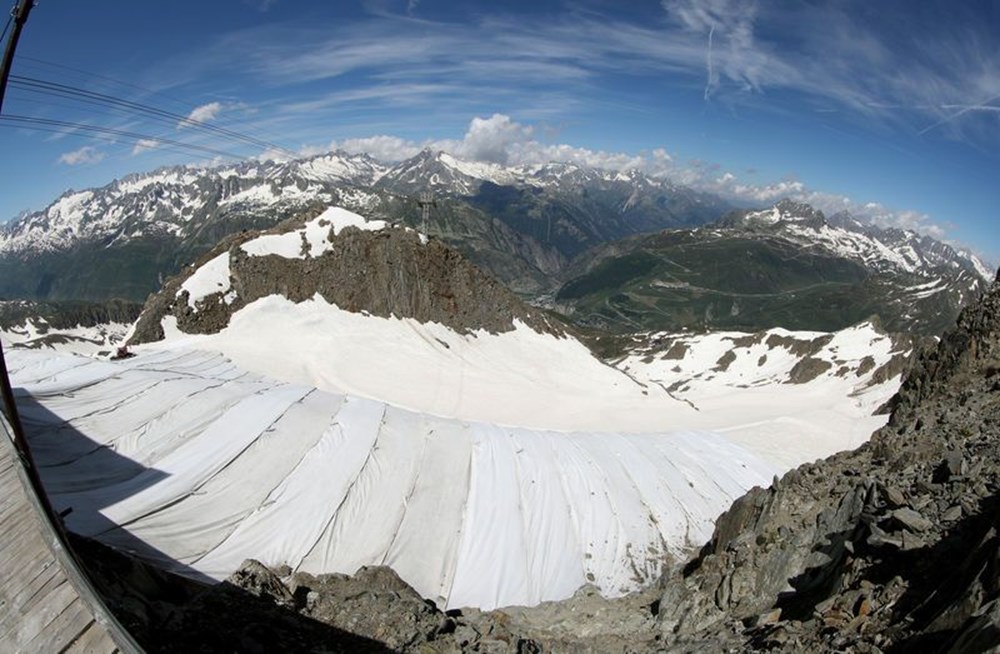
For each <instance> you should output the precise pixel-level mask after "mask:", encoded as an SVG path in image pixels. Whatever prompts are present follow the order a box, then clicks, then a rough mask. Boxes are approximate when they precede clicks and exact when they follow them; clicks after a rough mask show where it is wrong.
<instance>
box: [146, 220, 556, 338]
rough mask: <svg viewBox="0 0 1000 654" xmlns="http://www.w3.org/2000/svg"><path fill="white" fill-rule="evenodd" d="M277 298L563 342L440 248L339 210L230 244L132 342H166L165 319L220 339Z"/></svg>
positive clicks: (169, 297)
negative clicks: (254, 308)
mask: <svg viewBox="0 0 1000 654" xmlns="http://www.w3.org/2000/svg"><path fill="white" fill-rule="evenodd" d="M271 295H281V296H283V297H285V298H287V299H289V300H291V301H292V302H296V303H298V302H302V301H304V300H308V299H311V298H313V297H314V296H316V295H319V296H322V297H323V298H324V299H325V300H326V301H327V302H329V303H331V304H334V305H337V306H338V307H341V308H343V309H345V310H347V311H351V312H360V311H364V312H365V313H370V314H372V315H375V316H381V317H384V318H388V317H390V316H395V317H397V318H414V319H416V320H418V321H420V322H436V323H439V324H442V325H446V326H448V327H450V328H452V329H454V330H455V331H457V332H460V333H468V332H474V331H477V330H484V331H487V332H490V333H498V332H506V331H510V330H512V329H514V322H515V321H519V322H521V323H523V324H525V325H528V326H531V327H532V328H534V329H535V330H536V331H540V332H545V333H551V334H561V333H562V331H561V329H560V328H559V327H557V326H556V324H555V323H554V322H552V321H550V320H549V319H547V318H546V317H545V316H543V314H542V312H540V311H537V310H532V309H531V308H529V307H527V306H526V305H524V304H523V303H522V302H521V301H520V300H518V299H517V298H516V297H515V296H514V295H513V294H512V293H511V292H510V291H509V290H507V289H506V288H505V287H503V286H502V285H501V284H500V283H499V282H497V281H496V280H494V279H493V278H491V277H489V276H488V275H486V274H484V273H483V272H482V271H480V270H479V269H478V268H476V267H475V266H474V265H473V264H471V263H469V262H468V261H467V260H466V259H465V258H464V257H462V256H461V255H460V254H459V253H458V252H457V251H455V250H454V249H452V248H449V247H448V246H446V245H444V244H442V243H441V242H440V241H438V240H437V239H428V238H427V237H426V236H424V235H423V234H419V233H417V232H415V231H413V230H411V229H407V228H403V227H399V226H396V227H393V226H390V225H388V224H386V223H384V222H383V221H366V220H365V219H364V218H362V217H360V216H358V215H356V214H352V213H351V212H348V211H346V210H343V209H337V208H334V209H327V210H323V211H319V210H316V211H313V212H311V213H306V214H304V215H303V216H301V217H299V218H296V219H291V220H289V221H286V222H285V223H283V224H282V225H280V226H278V227H276V228H274V229H272V230H267V231H266V232H259V231H250V232H243V233H241V234H238V235H235V236H232V237H229V238H227V239H224V240H223V241H222V243H220V244H219V245H218V246H216V247H215V248H213V249H212V250H211V251H209V253H208V254H206V255H205V256H204V257H202V259H201V261H199V262H198V263H197V264H195V265H192V266H190V267H189V268H187V269H186V270H185V271H184V272H182V273H181V274H180V275H177V276H176V277H173V278H171V279H170V280H168V281H167V282H166V284H165V285H164V288H163V290H162V291H160V292H159V293H158V294H155V295H152V296H150V299H149V300H148V301H147V303H146V306H145V307H144V309H143V312H142V314H141V315H140V316H139V319H138V321H137V323H136V328H135V331H134V334H133V336H132V338H131V339H130V343H148V342H153V341H157V340H161V339H162V338H163V328H162V323H163V321H164V319H165V318H166V317H168V316H169V317H171V318H173V319H174V320H175V321H176V325H177V328H178V329H180V330H181V331H182V332H184V333H189V334H213V333H216V332H218V331H220V330H221V329H223V328H225V327H226V326H227V325H228V324H229V320H230V318H231V317H232V316H233V314H234V313H236V312H237V311H239V310H240V309H241V308H243V307H244V306H246V305H248V304H250V303H252V302H254V301H255V300H258V299H260V298H264V297H268V296H271Z"/></svg>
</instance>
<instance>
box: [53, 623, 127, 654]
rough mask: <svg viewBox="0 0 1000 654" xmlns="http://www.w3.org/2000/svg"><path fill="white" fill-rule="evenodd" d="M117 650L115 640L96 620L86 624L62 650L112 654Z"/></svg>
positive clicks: (70, 652) (89, 653)
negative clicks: (82, 630) (80, 632)
mask: <svg viewBox="0 0 1000 654" xmlns="http://www.w3.org/2000/svg"><path fill="white" fill-rule="evenodd" d="M117 651H118V646H117V645H115V641H113V640H111V636H109V635H108V632H107V631H105V630H104V629H103V628H102V627H101V625H99V624H97V623H96V622H91V623H90V624H89V625H87V628H86V629H85V630H84V632H83V633H82V634H80V635H79V636H77V638H76V639H75V640H74V641H73V642H72V643H70V645H69V646H68V647H67V648H66V649H65V650H63V652H65V654H114V653H115V652H117Z"/></svg>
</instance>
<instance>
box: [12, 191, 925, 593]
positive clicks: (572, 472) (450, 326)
mask: <svg viewBox="0 0 1000 654" xmlns="http://www.w3.org/2000/svg"><path fill="white" fill-rule="evenodd" d="M455 256H457V255H456V254H455V253H454V252H453V251H450V250H449V249H448V248H446V247H445V246H443V245H442V244H440V243H438V242H436V241H435V240H433V239H432V240H428V239H426V238H424V237H423V235H422V234H419V233H417V232H415V231H413V230H411V229H407V228H401V227H393V226H391V225H389V224H388V223H386V222H384V221H380V220H366V219H365V218H363V217H361V216H358V215H356V214H353V213H351V212H348V211H346V210H345V209H342V208H331V209H328V210H326V211H323V212H320V213H318V214H316V215H311V216H307V217H305V218H303V219H301V220H300V221H298V222H297V223H293V224H287V225H284V226H282V227H279V228H275V229H272V230H269V231H267V232H264V233H259V232H254V233H247V234H241V235H237V236H233V237H230V238H229V239H227V240H226V241H224V242H223V243H221V244H220V245H219V246H218V247H217V248H216V249H215V250H213V251H211V252H208V253H206V254H205V255H204V256H203V257H202V259H201V261H200V262H199V265H197V266H193V267H190V268H187V269H186V270H185V271H184V272H183V273H182V274H181V275H179V276H178V277H177V278H175V279H172V280H171V281H169V282H168V283H167V284H166V286H165V287H164V289H163V290H162V291H161V292H160V293H159V294H157V296H155V297H153V298H151V299H150V301H149V302H148V303H147V305H146V308H145V310H144V313H143V316H142V318H141V319H140V321H139V323H138V324H137V325H136V328H135V333H136V334H139V333H140V332H142V333H145V334H147V335H150V336H151V337H149V338H146V339H139V340H144V341H145V342H143V343H141V344H136V345H133V347H132V351H133V353H134V354H135V355H136V356H134V357H133V358H129V359H125V360H124V361H120V362H109V361H97V360H94V359H92V358H91V359H88V358H80V357H72V356H67V355H53V354H51V353H43V352H33V351H27V350H24V349H21V348H15V349H14V350H12V351H11V353H10V357H9V359H10V360H9V364H10V369H11V374H12V376H13V379H14V381H15V386H16V387H17V388H18V394H19V395H18V397H19V401H20V402H21V410H22V416H23V417H24V421H25V425H26V427H27V429H28V433H29V439H30V441H31V444H32V448H33V452H34V454H35V458H36V461H38V462H39V464H40V466H41V474H42V477H43V479H44V480H45V483H46V486H47V488H48V490H49V492H50V494H51V497H52V499H53V502H54V504H55V505H56V507H57V509H59V510H64V509H68V508H70V507H72V509H73V510H72V512H70V513H69V514H68V516H67V525H68V526H69V528H70V529H72V530H74V531H76V532H77V533H79V534H82V535H86V536H90V537H93V538H96V539H97V540H99V541H102V542H104V543H105V544H108V545H111V546H112V547H116V548H119V549H123V550H126V551H129V552H133V553H136V554H138V555H139V556H142V557H144V558H146V559H147V560H149V561H151V562H153V563H155V564H156V565H159V566H162V567H165V568H167V569H170V570H173V571H175V572H179V573H181V574H187V575H191V576H197V577H208V578H214V579H221V578H224V577H225V576H226V575H228V574H230V573H231V572H233V570H235V569H236V567H238V566H239V565H240V563H242V561H243V560H244V559H246V558H248V557H253V558H257V559H259V560H262V561H264V562H266V563H268V564H270V565H281V564H288V565H290V566H292V568H294V569H297V570H302V571H308V572H315V573H323V572H347V573H353V572H354V571H355V570H356V569H357V567H358V566H360V565H382V564H385V565H391V566H392V567H393V568H394V569H395V570H397V572H399V573H400V574H401V575H402V576H403V578H404V579H406V580H407V581H408V582H410V583H411V584H413V585H414V586H415V587H416V588H417V589H418V590H419V591H420V592H421V593H422V594H423V595H424V596H426V597H430V598H433V599H435V600H436V601H438V602H441V603H442V604H443V605H445V606H461V605H472V606H480V607H486V608H491V607H494V606H502V605H508V604H534V603H537V602H540V601H544V600H549V599H560V598H564V597H568V596H569V595H571V594H572V593H573V592H574V591H575V590H576V589H577V588H579V587H580V586H581V585H583V584H586V583H592V584H596V585H597V586H599V587H600V588H601V590H602V592H604V593H606V594H608V595H618V594H621V593H624V592H627V591H630V590H633V589H635V588H638V587H640V586H642V585H644V584H647V583H649V582H651V581H653V580H655V579H657V578H658V577H659V576H660V574H662V572H663V571H664V570H665V567H666V566H667V565H669V563H670V562H671V561H674V560H676V559H677V558H678V557H681V556H683V555H684V553H686V552H687V551H689V549H690V548H691V547H693V546H696V545H697V544H699V543H701V542H702V541H704V540H705V539H706V538H707V537H708V535H709V534H710V533H711V529H712V525H713V521H714V519H715V516H716V515H718V513H719V512H720V511H722V510H723V509H724V508H725V507H726V506H728V505H729V503H730V502H731V501H732V500H733V499H734V498H735V497H737V496H739V495H740V494H741V493H743V492H745V491H746V490H747V489H748V488H750V487H751V486H754V485H760V484H765V483H766V482H767V481H768V480H769V479H770V478H771V476H772V475H773V474H775V473H778V472H781V471H783V470H787V469H789V468H791V467H792V466H794V465H797V464H798V463H801V462H803V461H808V460H812V459H814V458H817V457H819V456H824V455H826V454H829V453H832V452H835V451H838V450H841V449H845V448H848V447H853V446H855V445H857V444H859V443H861V442H863V441H864V439H865V438H866V437H867V435H868V434H869V433H870V431H871V430H872V429H874V428H876V427H878V426H879V425H881V424H883V423H884V422H885V419H886V416H883V415H875V414H874V412H875V409H876V408H877V407H879V406H880V405H882V404H883V403H884V402H885V401H886V400H887V399H888V398H889V397H890V396H891V395H892V393H893V392H894V391H895V389H896V387H898V384H899V379H900V377H899V374H900V370H901V366H900V365H899V360H900V359H901V357H903V356H904V355H905V354H906V353H907V351H908V348H909V346H908V345H907V344H906V343H901V342H899V341H896V340H894V339H893V338H891V337H890V336H888V335H887V334H884V333H882V332H880V331H879V330H878V329H877V328H876V327H875V326H873V325H871V324H862V325H858V326H856V327H854V328H853V329H850V330H846V331H844V332H841V333H838V334H822V333H793V332H788V331H784V330H771V331H768V332H761V333H758V334H740V333H724V334H715V335H690V334H688V335H684V334H673V335H671V334H647V335H643V336H641V337H640V336H637V337H635V338H634V339H633V341H632V343H631V345H630V346H629V348H628V354H627V356H625V357H623V358H621V359H619V360H616V361H602V360H599V359H597V358H596V357H595V356H594V355H593V354H592V353H591V352H590V351H589V350H588V348H586V347H585V346H584V345H583V344H582V343H581V342H580V341H578V340H577V339H576V338H575V337H573V336H572V335H571V334H569V333H567V332H565V331H563V330H560V329H558V328H557V327H556V326H553V325H551V324H550V322H549V319H548V318H546V317H544V316H542V315H538V311H537V310H536V309H534V308H532V307H529V306H526V305H524V304H522V303H520V302H519V301H518V300H517V299H516V298H515V297H514V296H513V295H512V294H511V293H510V292H509V291H507V290H506V289H504V288H503V287H502V286H500V285H498V284H495V282H494V286H490V285H489V283H488V282H486V281H483V280H482V279H480V277H485V276H484V275H483V274H482V273H481V272H479V271H477V270H476V269H475V268H474V267H472V266H468V264H464V265H463V264H462V263H461V262H459V261H456V260H455V259H454V258H453V257H455ZM347 261H350V262H352V263H351V264H350V265H347V264H346V263H345V262H347ZM435 261H437V263H435ZM380 265H381V266H384V270H383V268H380ZM306 270H308V271H309V274H308V275H305V274H303V273H304V271H306ZM330 271H332V272H330ZM384 271H404V273H405V275H406V277H407V279H405V280H396V279H390V278H387V277H386V275H385V274H383V272H384ZM328 273H330V274H328ZM306 277H308V278H309V279H308V281H304V278H306ZM352 277H353V279H352ZM477 289H478V293H476V290H477ZM331 298H332V299H333V300H335V301H331ZM477 307H486V308H487V310H486V312H485V313H483V314H481V315H476V314H474V313H471V312H472V310H473V308H477ZM487 314H492V315H487ZM420 316H423V317H420Z"/></svg>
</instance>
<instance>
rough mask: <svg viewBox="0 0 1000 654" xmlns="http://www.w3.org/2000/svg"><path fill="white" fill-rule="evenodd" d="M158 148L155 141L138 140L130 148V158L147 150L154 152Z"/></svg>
mask: <svg viewBox="0 0 1000 654" xmlns="http://www.w3.org/2000/svg"><path fill="white" fill-rule="evenodd" d="M158 147H160V142H159V141H157V140H156V139H139V140H138V141H136V142H135V146H134V147H133V148H132V156H133V157H134V156H135V155H137V154H142V153H143V152H146V151H148V150H155V149H156V148H158Z"/></svg>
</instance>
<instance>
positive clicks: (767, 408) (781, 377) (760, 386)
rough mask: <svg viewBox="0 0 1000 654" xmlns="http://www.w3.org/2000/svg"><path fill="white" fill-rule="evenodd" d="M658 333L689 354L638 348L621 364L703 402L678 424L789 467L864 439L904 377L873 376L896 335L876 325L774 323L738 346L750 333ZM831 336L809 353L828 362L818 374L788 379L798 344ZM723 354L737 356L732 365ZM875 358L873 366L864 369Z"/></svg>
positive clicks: (651, 381) (880, 421) (882, 417)
mask: <svg viewBox="0 0 1000 654" xmlns="http://www.w3.org/2000/svg"><path fill="white" fill-rule="evenodd" d="M655 336H659V337H661V338H662V339H665V340H667V341H668V342H673V343H676V344H678V349H679V350H683V356H682V357H681V358H668V357H667V353H666V351H664V350H662V349H661V350H659V351H655V352H653V353H651V352H650V351H649V350H648V348H642V347H638V348H636V350H635V351H634V352H633V353H632V354H631V355H629V356H627V357H626V358H624V359H623V360H621V361H620V362H618V364H617V366H618V367H619V368H620V369H621V370H623V371H626V372H628V373H629V374H630V375H632V376H634V377H635V379H637V380H639V381H642V382H644V383H648V384H651V385H656V386H659V387H661V388H664V389H669V390H670V392H671V395H672V396H674V397H676V398H677V399H680V400H683V401H686V402H690V403H691V405H692V406H694V407H697V409H698V413H697V415H698V416H699V418H698V419H697V420H695V421H693V422H687V421H681V422H680V423H679V425H681V426H694V425H697V426H698V427H699V428H702V429H710V430H713V431H715V432H717V433H721V434H723V435H724V436H726V437H727V438H728V439H730V440H731V441H733V442H734V443H737V444H740V445H743V446H744V447H747V448H748V449H750V450H751V451H753V452H754V453H755V454H756V455H758V456H760V457H762V458H764V459H765V460H767V461H769V462H771V463H772V464H773V465H775V466H777V467H778V468H780V469H782V470H788V469H791V468H793V467H796V466H798V465H800V464H802V463H806V462H809V461H813V460H816V459H818V458H822V457H826V456H829V455H831V454H834V453H835V452H840V451H843V450H849V449H853V448H856V447H858V446H860V445H861V444H862V443H864V442H866V441H867V440H868V438H869V437H870V436H871V434H872V432H873V431H875V430H876V429H878V428H880V427H882V426H883V425H884V424H885V423H886V421H887V420H888V416H886V415H873V413H874V412H875V411H876V410H877V409H878V408H879V407H880V406H882V405H883V404H884V403H885V402H886V401H888V400H889V398H891V397H892V396H893V395H894V394H895V392H896V391H897V390H898V389H899V385H900V383H901V376H899V375H896V376H894V377H892V378H889V379H887V380H885V381H882V382H877V381H876V380H875V379H874V375H875V372H876V371H877V370H878V368H879V367H881V366H883V365H885V364H886V363H888V362H889V361H890V359H891V358H892V356H893V354H894V350H893V343H892V340H891V339H890V337H889V336H887V335H886V334H884V333H882V332H880V331H879V330H877V329H876V328H875V327H874V326H873V325H872V324H871V323H862V324H860V325H857V326H855V327H851V328H848V329H844V330H841V331H839V332H835V333H833V334H832V335H829V334H824V333H822V332H790V331H787V330H784V329H771V330H768V331H767V332H764V333H763V334H762V335H761V336H759V337H758V338H756V339H753V341H755V342H751V344H749V345H741V346H737V344H736V342H737V341H739V342H740V343H743V342H745V340H746V339H749V338H750V337H752V336H753V335H750V334H744V333H740V332H715V333H709V334H660V335H653V337H655ZM827 336H830V337H831V340H830V342H829V343H827V344H826V345H824V346H823V347H822V348H821V349H819V351H818V352H816V353H815V354H813V355H812V357H813V358H814V359H818V360H820V361H825V362H828V363H829V364H830V367H829V368H828V369H827V370H826V371H824V372H822V373H821V374H820V375H819V376H817V377H816V378H815V379H813V380H812V381H809V382H807V383H801V384H794V383H790V373H791V371H792V369H793V367H794V366H795V365H796V364H797V363H798V362H799V361H800V360H801V356H802V355H801V354H796V353H793V351H792V348H795V347H796V345H798V346H799V347H801V346H802V345H803V344H806V343H808V342H809V341H812V340H813V339H817V338H822V337H827ZM904 354H905V353H904ZM675 356H676V353H675ZM723 356H727V357H731V358H732V361H731V362H730V363H729V364H728V366H726V365H725V363H724V359H723ZM868 357H870V358H871V360H870V362H869V365H868V366H866V367H867V370H866V371H865V372H864V373H863V374H858V372H857V371H858V370H859V369H860V368H861V364H862V362H863V361H864V359H866V358H868ZM723 368H724V369H723Z"/></svg>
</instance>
